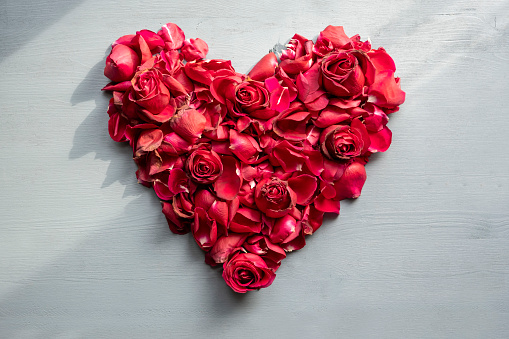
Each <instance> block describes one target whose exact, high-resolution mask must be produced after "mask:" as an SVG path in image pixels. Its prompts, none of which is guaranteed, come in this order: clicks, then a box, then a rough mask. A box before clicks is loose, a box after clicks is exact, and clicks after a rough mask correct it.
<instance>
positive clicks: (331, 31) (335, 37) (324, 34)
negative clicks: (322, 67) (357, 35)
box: [318, 25, 350, 48]
mask: <svg viewBox="0 0 509 339" xmlns="http://www.w3.org/2000/svg"><path fill="white" fill-rule="evenodd" d="M320 39H327V41H330V43H331V44H332V46H333V47H334V48H341V47H343V46H344V45H346V44H347V43H349V42H350V38H349V37H348V36H347V35H346V34H345V30H344V29H343V26H332V25H329V26H327V27H325V29H324V30H323V31H321V32H320V35H319V37H318V40H320Z"/></svg>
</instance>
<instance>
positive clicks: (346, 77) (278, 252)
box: [103, 23, 405, 293]
mask: <svg viewBox="0 0 509 339" xmlns="http://www.w3.org/2000/svg"><path fill="white" fill-rule="evenodd" d="M208 50H209V47H208V45H207V44H206V43H205V41H203V40H201V39H199V38H197V39H189V40H186V39H185V35H184V32H183V31H182V29H181V28H180V27H178V26H177V25H175V24H173V23H168V24H166V25H164V26H163V27H162V28H161V29H160V30H159V31H158V32H157V33H156V32H152V31H149V30H142V31H139V32H136V34H133V35H126V36H123V37H121V38H119V39H118V40H117V41H115V42H114V43H113V44H112V50H111V53H110V54H109V56H108V57H107V58H106V66H105V69H104V74H105V76H106V77H108V78H109V79H110V80H111V82H110V83H109V84H108V85H107V86H105V87H104V88H103V90H107V91H111V92H112V98H111V100H110V103H109V107H108V115H109V122H108V131H109V133H110V136H111V138H112V139H113V140H115V141H117V142H129V144H130V145H131V147H132V148H133V158H134V161H135V162H136V164H137V165H138V171H137V172H136V176H137V178H138V181H139V182H140V183H142V184H143V185H145V186H147V187H151V188H153V189H154V192H155V193H156V194H157V196H158V197H159V198H160V199H161V201H162V212H163V213H164V215H165V217H166V219H167V221H168V225H169V228H170V230H171V231H172V232H174V233H177V234H186V233H189V232H191V233H192V235H193V237H194V239H195V240H196V243H197V244H198V246H199V247H200V248H201V249H202V250H203V251H205V262H206V263H207V264H209V265H211V266H218V265H222V267H223V278H224V280H225V282H226V283H227V284H228V285H229V286H230V287H231V288H232V289H233V290H234V291H235V292H239V293H245V292H247V291H250V290H257V289H260V288H264V287H268V286H269V285H271V284H272V282H273V281H274V279H275V277H276V271H277V269H278V268H279V266H280V265H281V262H282V260H283V259H284V258H286V254H287V253H288V252H291V251H294V250H299V249H301V248H302V247H304V246H305V244H306V241H305V238H306V236H309V235H311V234H313V233H314V232H315V231H316V230H317V229H318V228H319V227H320V226H321V224H322V221H323V217H324V214H325V213H336V214H339V210H340V201H341V200H343V199H351V198H357V197H359V196H360V194H361V190H362V187H363V186H364V183H365V181H366V170H365V165H366V163H367V162H368V160H369V156H370V155H371V154H373V153H375V152H384V151H386V150H387V149H388V148H389V146H390V143H391V138H392V132H391V131H390V130H389V128H388V127H387V122H388V117H387V116H388V114H391V113H394V112H396V111H397V110H398V109H399V105H401V104H402V103H403V102H404V100H405V93H404V92H403V91H402V90H401V87H400V79H399V78H397V77H395V76H394V72H395V71H396V67H395V64H394V61H393V60H392V58H391V57H390V56H389V54H387V52H386V51H385V50H384V49H383V48H381V47H380V48H378V49H373V48H372V47H371V44H370V42H369V41H362V40H361V39H360V37H359V36H358V35H355V36H353V37H348V36H347V35H346V34H345V32H344V30H343V27H341V26H327V27H326V28H325V29H324V30H323V31H322V32H320V34H319V36H318V38H317V39H316V41H312V40H309V39H306V38H304V37H303V36H301V35H299V34H295V35H294V36H293V37H292V38H291V39H290V41H289V43H288V45H287V48H286V50H283V51H282V53H281V55H280V56H279V59H278V57H277V56H276V54H274V53H273V52H271V53H268V54H267V55H265V56H263V57H262V58H261V59H260V61H259V62H258V63H257V64H256V65H255V66H254V67H253V69H252V70H251V71H250V72H249V73H248V74H247V75H245V74H241V73H238V72H236V71H235V69H234V68H233V67H232V65H231V62H230V61H227V60H219V59H215V60H207V59H205V57H206V55H207V53H208Z"/></svg>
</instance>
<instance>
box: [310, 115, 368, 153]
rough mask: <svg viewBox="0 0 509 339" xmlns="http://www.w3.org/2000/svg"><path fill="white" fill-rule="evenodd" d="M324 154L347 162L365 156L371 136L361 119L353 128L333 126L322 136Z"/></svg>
mask: <svg viewBox="0 0 509 339" xmlns="http://www.w3.org/2000/svg"><path fill="white" fill-rule="evenodd" d="M320 142H321V149H322V153H323V154H324V155H325V156H326V157H327V158H329V159H336V160H346V159H351V158H354V157H358V156H360V155H362V154H364V153H365V152H366V151H367V150H368V148H369V145H370V138H369V134H368V132H367V130H366V127H365V126H364V124H363V123H362V122H361V121H360V120H359V119H354V120H353V121H352V124H351V126H348V125H332V126H330V127H327V128H326V129H324V130H323V132H322V134H321V135H320Z"/></svg>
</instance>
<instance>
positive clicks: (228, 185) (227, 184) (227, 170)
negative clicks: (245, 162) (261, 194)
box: [214, 155, 242, 200]
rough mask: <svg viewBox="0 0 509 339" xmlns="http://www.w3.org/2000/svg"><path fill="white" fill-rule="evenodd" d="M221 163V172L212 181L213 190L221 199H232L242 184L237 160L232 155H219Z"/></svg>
mask: <svg viewBox="0 0 509 339" xmlns="http://www.w3.org/2000/svg"><path fill="white" fill-rule="evenodd" d="M221 162H222V164H223V173H222V174H221V175H220V176H219V177H218V178H217V180H216V182H215V183H214V191H215V192H216V194H217V196H218V197H219V198H221V199H225V200H232V199H234V198H235V197H236V196H237V194H239V190H240V187H241V186H242V178H241V176H240V165H239V163H238V161H237V160H236V159H235V158H234V157H232V156H227V155H223V156H221Z"/></svg>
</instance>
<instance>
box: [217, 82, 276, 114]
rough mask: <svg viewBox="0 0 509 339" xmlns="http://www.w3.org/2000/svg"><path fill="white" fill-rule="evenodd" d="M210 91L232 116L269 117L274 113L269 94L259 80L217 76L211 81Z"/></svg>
mask: <svg viewBox="0 0 509 339" xmlns="http://www.w3.org/2000/svg"><path fill="white" fill-rule="evenodd" d="M210 92H211V93H212V95H213V96H214V97H215V98H216V99H217V100H218V101H219V102H220V103H222V104H223V105H226V106H227V107H228V110H229V111H230V113H231V114H232V115H233V116H234V117H240V116H245V115H249V116H250V117H252V118H257V119H264V120H266V119H270V118H272V117H273V116H275V115H276V111H274V110H271V109H270V108H269V107H270V94H269V91H268V90H267V88H265V84H264V83H263V82H260V81H255V80H248V81H242V78H241V77H238V76H230V77H219V78H216V79H214V81H212V84H211V85H210Z"/></svg>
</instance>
